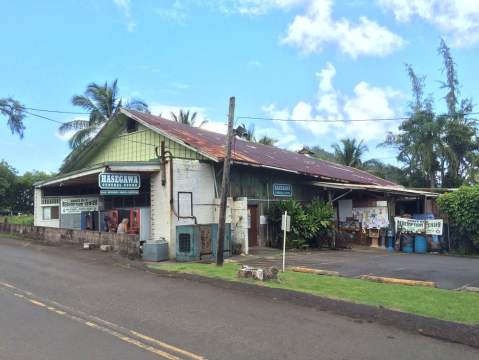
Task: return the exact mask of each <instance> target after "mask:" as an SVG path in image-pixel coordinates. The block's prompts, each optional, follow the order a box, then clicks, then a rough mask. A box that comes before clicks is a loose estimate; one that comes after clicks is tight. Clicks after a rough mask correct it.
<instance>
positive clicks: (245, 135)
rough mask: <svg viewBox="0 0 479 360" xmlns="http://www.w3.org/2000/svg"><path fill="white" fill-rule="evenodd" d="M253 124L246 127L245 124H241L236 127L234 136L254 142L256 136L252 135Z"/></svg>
mask: <svg viewBox="0 0 479 360" xmlns="http://www.w3.org/2000/svg"><path fill="white" fill-rule="evenodd" d="M254 131H255V129H254V124H250V125H249V126H248V127H246V125H245V124H241V125H240V126H238V128H236V130H235V133H236V136H238V137H239V138H241V139H244V140H246V141H251V142H256V137H255V135H254Z"/></svg>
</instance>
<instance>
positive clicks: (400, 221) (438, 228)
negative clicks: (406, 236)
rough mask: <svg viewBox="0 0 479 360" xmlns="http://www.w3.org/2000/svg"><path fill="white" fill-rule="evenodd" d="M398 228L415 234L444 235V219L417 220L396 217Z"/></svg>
mask: <svg viewBox="0 0 479 360" xmlns="http://www.w3.org/2000/svg"><path fill="white" fill-rule="evenodd" d="M394 221H395V223H396V230H397V231H403V232H409V233H414V234H426V235H442V227H443V222H442V219H434V220H416V219H407V218H400V217H395V218H394Z"/></svg>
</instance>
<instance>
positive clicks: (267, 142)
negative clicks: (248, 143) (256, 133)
mask: <svg viewBox="0 0 479 360" xmlns="http://www.w3.org/2000/svg"><path fill="white" fill-rule="evenodd" d="M277 142H278V140H276V139H274V138H272V137H269V136H267V135H264V136H262V137H260V138H259V139H258V141H257V143H258V144H263V145H270V146H274V144H275V143H277Z"/></svg>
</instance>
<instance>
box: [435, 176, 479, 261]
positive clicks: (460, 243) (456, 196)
mask: <svg viewBox="0 0 479 360" xmlns="http://www.w3.org/2000/svg"><path fill="white" fill-rule="evenodd" d="M437 204H438V206H439V209H440V210H441V211H442V212H444V213H446V214H447V216H448V218H449V221H450V223H451V226H452V229H451V230H452V231H451V234H452V235H454V239H455V241H456V244H457V247H458V249H460V250H461V251H462V252H466V253H467V252H472V251H479V185H476V186H462V187H460V188H459V190H457V191H454V192H450V193H446V194H443V195H441V196H439V198H438V199H437Z"/></svg>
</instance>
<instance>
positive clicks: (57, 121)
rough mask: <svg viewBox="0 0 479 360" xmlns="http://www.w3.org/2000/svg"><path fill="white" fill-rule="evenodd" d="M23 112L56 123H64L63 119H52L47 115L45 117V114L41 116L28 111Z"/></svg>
mask: <svg viewBox="0 0 479 360" xmlns="http://www.w3.org/2000/svg"><path fill="white" fill-rule="evenodd" d="M24 112H25V114H28V115H32V116H36V117H38V118H40V119H44V120H48V121H51V122H54V123H57V124H62V125H63V124H65V123H64V122H63V121H59V120H55V119H52V118H49V117H46V116H43V115H38V114H34V113H32V112H29V111H24Z"/></svg>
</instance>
